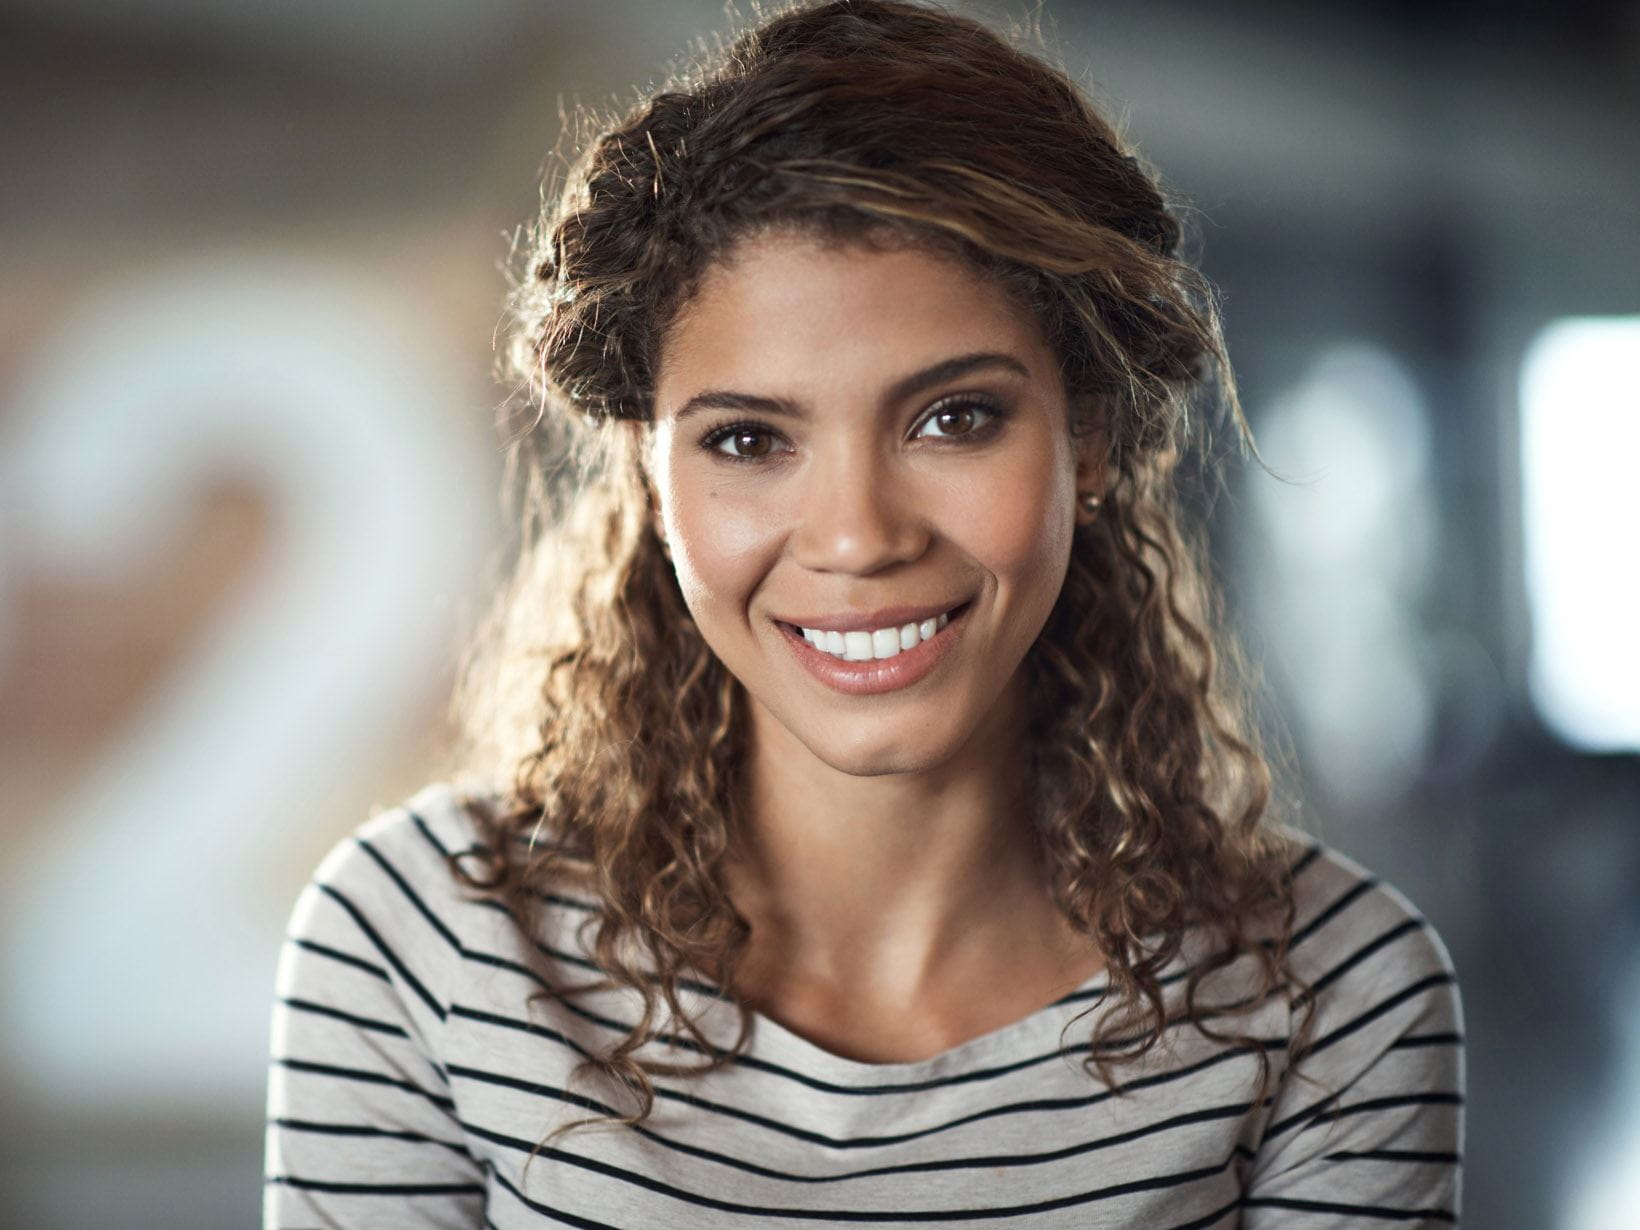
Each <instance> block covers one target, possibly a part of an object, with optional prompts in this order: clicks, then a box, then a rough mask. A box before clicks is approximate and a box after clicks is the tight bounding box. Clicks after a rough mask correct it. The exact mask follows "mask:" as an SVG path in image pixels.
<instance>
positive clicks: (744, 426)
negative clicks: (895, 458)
mask: <svg viewBox="0 0 1640 1230" xmlns="http://www.w3.org/2000/svg"><path fill="white" fill-rule="evenodd" d="M952 410H974V411H978V412H979V413H980V414H981V415H983V416H984V417H983V418H982V420H981V422H980V423H979V424H978V426H976V427H974V428H973V430H971V431H968V432H966V433H964V434H962V435H960V436H944V437H942V436H929V437H927V438H928V439H931V440H940V439H944V440H947V441H948V442H950V443H951V444H954V445H967V444H970V443H978V442H979V441H980V440H983V439H988V438H989V437H990V436H991V435H992V434H993V433H994V432H995V430H996V428H997V427H998V425H999V424H1000V423H1001V421H1002V419H1003V418H1004V417H1006V414H1007V411H1005V410H1004V409H1003V408H1002V406H1001V404H1000V403H998V402H996V401H994V400H992V399H991V398H989V397H981V396H977V395H975V394H972V393H963V394H957V395H954V396H951V397H946V398H942V399H941V400H939V401H937V402H935V403H934V404H933V405H932V406H930V407H929V408H928V411H927V413H925V414H924V415H923V416H922V418H921V419H919V420H918V422H917V433H920V432H921V431H922V429H923V428H924V427H926V426H927V425H928V424H929V423H931V422H933V420H934V419H935V418H937V417H938V416H939V415H941V414H945V413H947V412H949V411H952ZM917 433H913V438H917ZM779 434H780V433H779V432H778V431H776V430H775V429H774V428H773V427H770V426H769V425H768V424H767V423H760V422H757V421H756V420H752V419H745V420H741V421H739V422H734V423H725V424H724V425H723V426H722V427H714V428H713V429H712V430H711V431H709V432H707V433H706V435H705V436H704V437H702V439H701V442H700V446H701V448H702V449H704V450H705V451H706V452H708V453H712V454H713V455H714V456H716V457H718V458H720V459H722V460H724V461H727V462H731V463H733V464H736V465H751V464H754V463H756V462H760V461H765V460H767V457H766V456H765V457H741V456H737V455H735V454H734V453H728V452H724V451H723V449H721V448H720V447H719V445H721V444H722V443H723V442H724V441H725V440H731V439H733V438H734V437H735V436H741V435H767V436H779Z"/></svg>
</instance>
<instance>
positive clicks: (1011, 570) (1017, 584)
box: [965, 449, 1075, 610]
mask: <svg viewBox="0 0 1640 1230" xmlns="http://www.w3.org/2000/svg"><path fill="white" fill-rule="evenodd" d="M1072 479H1073V476H1072V474H1071V472H1070V468H1069V467H1068V466H1066V465H1063V464H1061V459H1060V458H1059V457H1058V456H1057V455H1055V453H1054V451H1053V450H1051V449H1044V450H1042V451H1040V452H1036V451H1033V452H1032V453H1030V454H1028V455H1026V456H1025V457H1023V458H1022V459H1021V461H1020V463H1019V464H1017V465H1014V466H1010V467H1007V468H1006V469H1001V470H998V471H997V472H996V473H995V475H994V481H993V482H992V483H991V484H990V490H989V491H987V492H986V493H985V494H984V498H983V499H982V501H980V502H979V503H978V506H979V507H982V508H983V509H984V515H983V516H973V515H972V512H970V513H969V515H968V516H967V517H966V518H965V520H966V522H967V524H968V531H967V533H966V535H965V536H966V538H967V541H968V543H969V544H970V551H971V553H972V554H973V555H974V556H975V558H977V559H979V560H981V561H982V562H984V563H986V564H987V565H988V566H989V569H990V571H992V572H994V573H995V574H996V575H997V577H998V578H999V579H1000V580H1001V581H1003V582H1004V583H1005V584H1008V585H1009V586H1011V587H1012V588H1013V589H1014V590H1015V591H1016V593H1020V594H1023V592H1027V591H1028V592H1031V593H1033V594H1034V593H1035V591H1037V590H1039V589H1040V590H1043V591H1046V592H1047V598H1046V601H1047V603H1048V605H1050V606H1051V605H1052V602H1053V600H1054V599H1055V598H1057V597H1058V594H1059V587H1060V585H1061V584H1062V583H1063V581H1064V574H1065V566H1066V563H1067V561H1068V560H1069V558H1070V549H1071V538H1072V535H1073V533H1074V532H1075V511H1074V505H1073V491H1072V487H1073V485H1074V484H1073V481H1072ZM1044 610H1046V608H1044Z"/></svg>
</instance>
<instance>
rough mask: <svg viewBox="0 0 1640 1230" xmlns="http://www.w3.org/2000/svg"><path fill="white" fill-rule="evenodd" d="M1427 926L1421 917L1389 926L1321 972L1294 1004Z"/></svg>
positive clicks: (1322, 989)
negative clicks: (1307, 990) (1307, 992)
mask: <svg viewBox="0 0 1640 1230" xmlns="http://www.w3.org/2000/svg"><path fill="white" fill-rule="evenodd" d="M1427 926H1428V924H1427V923H1426V922H1424V920H1423V919H1421V918H1409V919H1407V920H1406V921H1405V922H1402V923H1399V924H1398V925H1396V926H1394V927H1391V928H1390V929H1389V930H1388V931H1386V932H1384V933H1383V934H1382V935H1380V936H1379V937H1378V938H1377V939H1374V940H1368V941H1367V942H1366V943H1365V944H1363V945H1362V946H1361V947H1360V948H1357V949H1356V950H1355V951H1354V952H1352V953H1351V954H1350V955H1349V956H1347V957H1345V958H1344V959H1343V960H1342V961H1340V962H1339V963H1338V964H1337V965H1335V966H1333V967H1332V968H1331V969H1330V970H1328V971H1327V972H1326V973H1325V974H1322V975H1321V977H1319V978H1317V979H1316V980H1315V981H1314V982H1312V983H1311V984H1310V989H1309V996H1300V997H1299V999H1298V1001H1297V1004H1296V1005H1295V1006H1298V1005H1302V1004H1303V1003H1304V1002H1305V1000H1306V999H1307V998H1309V997H1313V996H1316V995H1319V994H1320V993H1321V992H1322V991H1324V990H1325V989H1326V988H1327V987H1330V986H1331V985H1332V984H1333V983H1335V982H1337V981H1338V980H1339V979H1340V978H1342V977H1343V976H1344V975H1345V974H1347V973H1349V972H1350V971H1351V970H1352V969H1354V968H1355V967H1356V966H1357V965H1360V964H1361V962H1363V961H1365V960H1366V959H1367V958H1368V957H1370V956H1372V954H1373V953H1375V952H1377V951H1379V950H1380V949H1382V948H1384V947H1386V946H1388V945H1390V944H1393V943H1394V942H1395V941H1396V940H1398V939H1400V938H1401V937H1402V936H1403V935H1406V934H1407V933H1408V932H1411V931H1422V930H1424V929H1426V928H1427Z"/></svg>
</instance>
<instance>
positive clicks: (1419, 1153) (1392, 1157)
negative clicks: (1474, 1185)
mask: <svg viewBox="0 0 1640 1230" xmlns="http://www.w3.org/2000/svg"><path fill="white" fill-rule="evenodd" d="M1326 1159H1327V1161H1329V1162H1432V1163H1434V1164H1436V1165H1445V1166H1456V1165H1458V1163H1459V1162H1461V1161H1462V1160H1463V1159H1462V1158H1461V1157H1459V1156H1458V1154H1456V1153H1429V1152H1425V1151H1423V1150H1421V1149H1361V1150H1353V1149H1343V1150H1340V1151H1339V1152H1337V1153H1329V1154H1327V1155H1326Z"/></svg>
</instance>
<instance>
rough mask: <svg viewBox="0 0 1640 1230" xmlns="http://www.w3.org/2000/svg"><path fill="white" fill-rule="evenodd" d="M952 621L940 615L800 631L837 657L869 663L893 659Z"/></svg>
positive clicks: (809, 641)
mask: <svg viewBox="0 0 1640 1230" xmlns="http://www.w3.org/2000/svg"><path fill="white" fill-rule="evenodd" d="M950 622H951V616H950V615H941V616H938V617H937V618H935V619H925V620H923V621H922V622H921V623H914V624H906V625H904V626H903V627H899V628H878V629H876V630H875V631H872V632H827V631H823V630H821V629H818V628H799V629H798V631H800V632H801V633H802V634H803V639H804V640H805V641H807V642H808V643H809V644H811V645H813V646H814V647H815V648H816V649H822V650H824V651H825V652H827V653H829V654H831V655H833V656H834V657H838V658H844V659H846V660H847V661H850V662H868V661H872V660H874V659H875V660H881V659H883V658H892V657H893V656H894V655H895V654H897V653H903V652H905V651H906V650H907V649H915V648H916V647H917V646H918V645H919V644H920V643H922V642H923V641H926V640H927V639H928V638H929V637H931V636H933V635H934V634H935V633H936V632H938V631H939V630H940V629H941V628H943V627H945V625H946V624H948V623H950Z"/></svg>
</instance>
